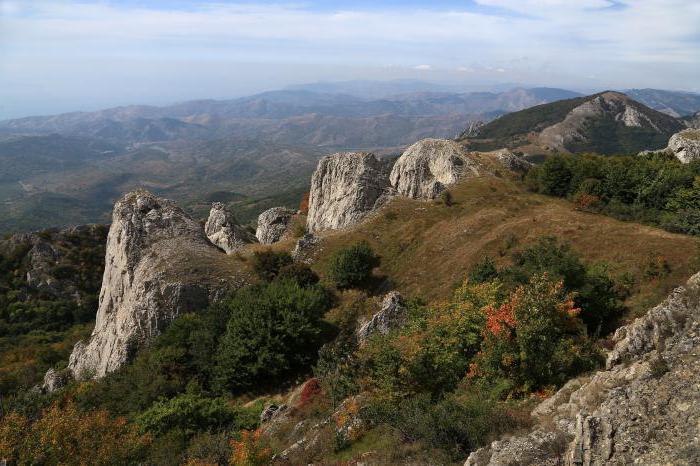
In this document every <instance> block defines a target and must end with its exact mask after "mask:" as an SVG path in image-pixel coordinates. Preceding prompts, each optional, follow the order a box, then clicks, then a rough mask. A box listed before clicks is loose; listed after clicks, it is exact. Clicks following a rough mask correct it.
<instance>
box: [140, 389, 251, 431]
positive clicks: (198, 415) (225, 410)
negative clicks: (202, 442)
mask: <svg viewBox="0 0 700 466" xmlns="http://www.w3.org/2000/svg"><path fill="white" fill-rule="evenodd" d="M236 420H237V413H236V411H234V410H233V409H232V408H231V407H229V406H228V405H227V404H226V401H225V400H223V399H221V398H205V397H202V396H200V395H195V394H189V393H188V394H183V395H179V396H176V397H175V398H171V399H170V400H165V401H159V402H157V403H155V404H153V406H151V407H150V408H149V409H148V410H146V411H145V412H144V413H142V414H141V415H139V417H138V418H137V420H136V422H137V424H138V425H139V427H140V428H141V430H142V431H143V432H151V433H153V434H155V435H162V434H165V433H167V432H169V431H171V430H173V429H179V430H181V431H183V432H184V433H185V434H186V435H193V434H195V433H197V432H203V431H219V430H222V429H224V428H229V427H231V425H232V424H234V421H236ZM236 427H237V428H242V427H244V426H236Z"/></svg>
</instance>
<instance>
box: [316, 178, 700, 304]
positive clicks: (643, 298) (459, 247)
mask: <svg viewBox="0 0 700 466" xmlns="http://www.w3.org/2000/svg"><path fill="white" fill-rule="evenodd" d="M450 192H451V193H452V194H453V197H454V205H453V206H451V207H446V206H444V205H441V204H437V205H436V204H434V203H423V202H418V201H412V200H408V199H396V200H394V201H393V202H392V203H391V204H390V206H388V207H387V208H386V209H384V210H382V211H381V212H380V213H378V214H377V215H376V216H375V217H374V218H373V219H371V220H369V221H368V222H366V223H364V224H362V225H361V226H359V227H358V228H356V229H354V230H351V231H346V232H332V233H329V234H328V235H327V236H326V237H325V245H324V248H323V253H322V255H321V256H320V257H319V264H318V270H319V271H321V272H323V270H324V269H325V266H326V260H327V257H328V254H329V252H330V251H332V250H334V249H336V248H339V247H341V246H343V245H347V244H350V243H352V242H355V241H358V240H366V241H368V242H369V243H370V244H371V245H372V247H373V248H374V249H375V251H377V252H378V253H379V254H380V255H381V257H382V261H381V266H380V267H379V269H378V273H379V274H380V275H384V276H386V277H387V278H388V279H389V280H390V281H391V282H393V284H394V286H395V287H396V289H398V290H400V291H402V292H404V293H407V294H409V295H411V296H419V297H422V298H425V299H427V300H429V301H440V300H444V299H447V298H448V297H449V296H450V295H451V293H452V290H453V289H454V287H455V285H456V284H458V283H461V281H462V280H463V279H464V278H465V276H466V274H467V271H468V270H469V269H470V267H472V266H473V265H474V264H476V263H477V262H478V261H479V260H480V259H482V257H483V256H484V255H489V256H491V257H493V258H494V259H495V260H496V262H497V263H506V262H507V261H508V260H509V259H508V258H509V255H510V254H511V253H512V252H513V251H514V250H517V249H518V247H519V245H522V244H525V243H528V242H529V241H532V240H533V239H535V238H537V237H539V236H542V235H554V236H557V237H559V238H561V239H563V240H565V241H569V242H570V243H571V245H572V247H573V249H574V250H575V251H576V252H577V253H579V254H580V255H581V257H582V258H584V260H586V261H588V262H605V263H607V264H608V265H609V267H610V270H611V272H612V273H613V274H616V275H623V274H629V276H630V277H632V278H633V279H634V280H633V281H634V288H635V291H636V292H635V293H634V295H633V296H632V297H631V298H630V299H629V301H628V305H629V306H630V307H631V309H632V310H633V312H634V313H637V312H642V311H644V310H645V309H646V308H647V307H648V306H649V305H650V304H653V303H656V302H658V301H659V300H661V299H662V298H663V297H665V296H666V294H667V293H668V292H669V291H670V290H671V289H672V288H674V287H675V286H677V284H678V283H681V282H682V281H684V280H685V279H686V278H688V277H689V276H690V275H691V274H692V273H694V272H695V271H697V268H698V267H699V266H700V263H699V262H698V260H699V259H700V256H698V240H697V239H696V238H693V237H690V236H685V235H678V234H673V233H668V232H666V231H663V230H660V229H657V228H652V227H647V226H642V225H639V224H636V223H628V222H622V221H619V220H615V219H612V218H609V217H606V216H603V215H597V214H591V213H586V212H580V211H577V210H576V209H575V207H574V205H573V204H572V203H570V202H568V201H566V200H561V199H553V198H551V197H547V196H542V195H538V194H533V193H530V192H528V191H527V190H525V189H524V188H523V187H521V186H518V185H515V184H513V183H512V182H511V181H509V180H505V179H498V178H478V179H472V180H469V181H466V182H462V183H461V184H459V185H457V186H456V187H454V188H452V189H451V190H450ZM659 260H661V261H665V262H666V263H668V264H669V266H670V271H669V272H668V273H667V274H664V275H663V276H654V277H650V276H649V269H650V267H651V268H653V267H654V263H656V262H657V261H659Z"/></svg>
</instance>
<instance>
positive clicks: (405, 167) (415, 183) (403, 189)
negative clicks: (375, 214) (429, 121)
mask: <svg viewBox="0 0 700 466" xmlns="http://www.w3.org/2000/svg"><path fill="white" fill-rule="evenodd" d="M480 171H481V170H480V165H479V164H478V163H477V162H475V161H474V160H472V159H470V158H469V157H467V155H466V153H465V151H464V148H463V147H462V145H461V144H459V143H457V142H455V141H451V140H448V139H423V140H421V141H418V142H417V143H415V144H413V145H412V146H410V147H409V148H408V149H406V151H405V152H404V153H403V154H402V155H401V157H399V159H398V160H397V161H396V163H395V164H394V167H393V168H392V169H391V175H390V180H391V185H392V186H393V187H394V189H396V192H397V193H398V194H401V195H403V196H407V197H411V198H414V199H433V198H435V197H437V196H438V195H439V194H440V193H441V192H442V191H443V190H444V189H445V188H446V187H447V186H449V185H452V184H454V183H456V182H457V181H459V179H460V178H462V177H465V176H478V175H479V173H480Z"/></svg>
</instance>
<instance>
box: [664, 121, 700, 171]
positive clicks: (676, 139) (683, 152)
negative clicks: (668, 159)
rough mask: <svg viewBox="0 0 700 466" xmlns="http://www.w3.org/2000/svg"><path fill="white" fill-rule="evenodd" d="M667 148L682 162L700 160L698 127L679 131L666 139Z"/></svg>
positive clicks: (699, 132) (699, 130) (699, 131)
mask: <svg viewBox="0 0 700 466" xmlns="http://www.w3.org/2000/svg"><path fill="white" fill-rule="evenodd" d="M668 150H670V151H671V152H672V153H673V155H675V156H676V158H678V160H680V161H681V162H683V163H690V162H692V161H694V160H700V129H686V130H683V131H680V132H678V133H676V134H674V135H673V136H671V139H670V140H669V141H668Z"/></svg>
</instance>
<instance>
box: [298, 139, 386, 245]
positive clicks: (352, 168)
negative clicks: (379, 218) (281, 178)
mask: <svg viewBox="0 0 700 466" xmlns="http://www.w3.org/2000/svg"><path fill="white" fill-rule="evenodd" d="M389 188H390V183H389V166H388V164H387V163H385V162H384V161H382V160H379V159H378V158H377V157H376V156H375V155H374V154H371V153H368V152H346V153H338V154H333V155H329V156H326V157H324V158H322V159H321V160H320V161H319V163H318V166H317V167H316V171H315V172H314V174H313V176H312V177H311V189H310V194H309V213H308V216H307V223H306V227H307V229H308V231H309V232H312V233H313V232H317V231H322V230H329V229H338V228H345V227H347V226H350V225H354V224H356V223H357V222H359V221H360V220H362V219H363V218H364V217H365V216H366V215H367V214H369V213H370V212H372V211H373V210H374V209H375V208H376V207H377V206H378V205H379V204H381V202H382V201H383V200H384V199H385V198H386V195H387V193H388V192H389Z"/></svg>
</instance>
